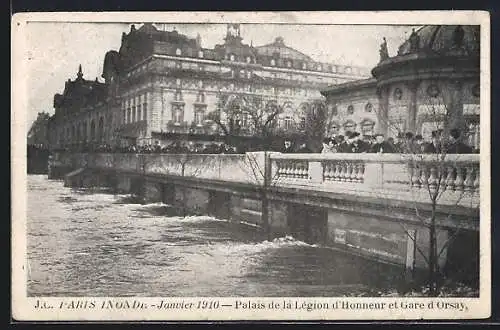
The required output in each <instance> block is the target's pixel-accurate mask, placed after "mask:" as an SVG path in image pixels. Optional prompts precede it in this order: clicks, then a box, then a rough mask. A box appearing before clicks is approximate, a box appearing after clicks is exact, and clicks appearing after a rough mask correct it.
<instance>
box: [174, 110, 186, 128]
mask: <svg viewBox="0 0 500 330" xmlns="http://www.w3.org/2000/svg"><path fill="white" fill-rule="evenodd" d="M172 120H173V122H174V124H176V125H180V124H181V123H182V122H183V121H184V109H183V108H182V107H181V106H174V107H173V108H172Z"/></svg>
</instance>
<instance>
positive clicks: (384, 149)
mask: <svg viewBox="0 0 500 330" xmlns="http://www.w3.org/2000/svg"><path fill="white" fill-rule="evenodd" d="M370 151H371V152H376V153H380V154H384V153H393V152H394V147H393V146H392V145H391V144H390V143H389V142H387V141H385V136H384V134H382V133H378V134H375V143H374V144H373V145H372V147H371V149H370Z"/></svg>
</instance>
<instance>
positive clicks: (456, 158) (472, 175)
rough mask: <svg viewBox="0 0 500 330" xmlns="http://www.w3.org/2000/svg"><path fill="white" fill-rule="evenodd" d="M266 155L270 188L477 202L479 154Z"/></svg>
mask: <svg viewBox="0 0 500 330" xmlns="http://www.w3.org/2000/svg"><path fill="white" fill-rule="evenodd" d="M440 157H443V155H400V154H340V153H338V154H280V153H273V154H271V155H270V162H271V177H272V184H273V185H274V186H290V187H300V188H302V189H313V190H318V191H332V192H338V193H349V194H354V195H360V196H369V197H387V198H392V199H404V200H415V201H419V202H429V201H430V198H436V200H437V201H438V203H441V204H460V205H464V206H472V207H477V206H478V205H479V180H480V176H479V155H475V154H473V155H452V154H450V155H446V157H445V158H444V159H440Z"/></svg>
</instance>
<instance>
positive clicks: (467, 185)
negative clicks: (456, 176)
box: [464, 165, 474, 192]
mask: <svg viewBox="0 0 500 330" xmlns="http://www.w3.org/2000/svg"><path fill="white" fill-rule="evenodd" d="M465 170H466V173H465V180H464V191H466V192H472V191H474V167H473V166H472V165H469V166H467V168H466V169H465Z"/></svg>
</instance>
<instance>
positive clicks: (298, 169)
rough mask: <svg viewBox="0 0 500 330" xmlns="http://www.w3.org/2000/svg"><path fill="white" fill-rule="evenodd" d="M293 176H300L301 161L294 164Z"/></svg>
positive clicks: (298, 177) (297, 177)
mask: <svg viewBox="0 0 500 330" xmlns="http://www.w3.org/2000/svg"><path fill="white" fill-rule="evenodd" d="M295 178H296V179H301V178H302V162H298V163H296V164H295Z"/></svg>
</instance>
